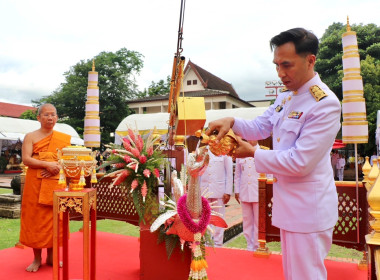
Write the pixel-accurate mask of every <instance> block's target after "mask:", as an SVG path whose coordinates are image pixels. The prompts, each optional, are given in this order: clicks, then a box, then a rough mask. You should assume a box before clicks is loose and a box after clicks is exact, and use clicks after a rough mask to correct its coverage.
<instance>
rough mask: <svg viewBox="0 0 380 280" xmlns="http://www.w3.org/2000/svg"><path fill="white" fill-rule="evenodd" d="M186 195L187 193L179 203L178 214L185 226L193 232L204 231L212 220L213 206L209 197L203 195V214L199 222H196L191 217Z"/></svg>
mask: <svg viewBox="0 0 380 280" xmlns="http://www.w3.org/2000/svg"><path fill="white" fill-rule="evenodd" d="M186 197H187V194H185V195H183V196H181V197H180V198H179V200H178V203H177V211H178V216H179V217H180V219H181V221H182V223H183V224H184V225H185V227H186V228H187V229H188V230H189V231H191V232H192V233H198V232H204V231H205V229H206V228H207V225H208V224H209V222H210V216H211V207H210V204H209V203H208V201H207V199H206V198H204V197H203V196H202V214H201V217H200V219H199V222H198V223H195V222H194V221H193V219H192V218H191V217H190V214H189V212H188V211H187V208H186Z"/></svg>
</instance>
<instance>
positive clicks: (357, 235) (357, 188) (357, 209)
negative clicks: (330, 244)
mask: <svg viewBox="0 0 380 280" xmlns="http://www.w3.org/2000/svg"><path fill="white" fill-rule="evenodd" d="M354 145H355V178H356V241H357V243H359V239H360V233H359V174H358V173H359V172H358V146H357V144H356V143H355V144H354Z"/></svg>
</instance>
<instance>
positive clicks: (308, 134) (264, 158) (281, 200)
mask: <svg viewBox="0 0 380 280" xmlns="http://www.w3.org/2000/svg"><path fill="white" fill-rule="evenodd" d="M270 45H271V47H272V50H273V51H274V59H273V63H274V64H275V65H276V70H277V73H278V76H279V77H280V79H281V81H282V82H283V84H284V85H285V86H286V87H287V89H288V90H287V91H284V92H282V93H280V94H279V96H278V98H277V99H276V100H275V102H274V104H273V105H271V106H270V107H269V108H268V109H267V110H266V111H265V112H264V113H263V115H261V116H259V117H257V118H256V119H254V120H243V119H239V118H233V117H227V118H223V119H220V120H216V121H213V122H211V123H209V127H208V129H207V131H206V134H211V133H214V131H215V130H216V131H218V136H217V140H219V139H221V137H223V136H224V135H225V134H226V133H227V132H228V130H229V129H230V128H232V129H233V131H234V132H235V133H236V134H237V135H240V136H241V137H242V138H244V139H247V140H259V139H266V138H267V137H269V136H272V137H273V150H263V149H256V148H255V147H252V146H251V145H250V144H249V143H247V142H244V141H242V140H241V138H239V137H238V147H237V148H236V150H235V157H237V158H238V157H254V158H255V165H256V170H257V172H260V173H273V176H274V178H273V181H274V183H273V211H272V224H273V225H274V226H276V227H278V228H280V235H281V249H282V260H283V269H284V276H285V279H287V280H291V279H295V280H299V279H302V280H309V279H310V280H316V279H318V280H320V279H327V271H326V268H325V266H324V258H325V257H326V256H327V254H328V251H329V250H330V247H331V244H332V235H333V228H334V226H335V224H336V222H337V219H338V196H337V192H336V187H335V181H334V177H333V171H332V166H331V161H330V152H331V148H332V146H333V143H334V140H335V137H336V135H337V133H338V131H339V128H340V114H341V106H340V103H339V100H338V98H337V97H336V96H335V94H334V93H333V92H332V91H331V90H330V89H329V88H328V87H327V85H325V84H324V83H323V82H322V81H321V79H320V78H319V75H318V74H317V73H315V72H314V64H315V61H316V55H317V52H318V38H317V37H316V36H315V35H314V34H313V33H311V32H310V31H307V30H305V29H303V28H294V29H290V30H288V31H284V32H281V33H280V34H278V35H277V36H275V37H273V38H272V39H271V41H270Z"/></svg>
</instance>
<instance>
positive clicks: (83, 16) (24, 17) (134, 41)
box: [0, 0, 380, 105]
mask: <svg viewBox="0 0 380 280" xmlns="http://www.w3.org/2000/svg"><path fill="white" fill-rule="evenodd" d="M180 3H181V1H180V0H133V1H131V0H107V1H98V0H91V1H90V0H65V1H56V0H34V1H31V0H0V101H1V102H9V103H15V104H23V105H32V100H35V99H38V98H41V97H43V96H46V95H50V94H51V93H52V92H53V91H54V90H56V89H57V88H58V87H59V85H60V84H61V83H63V82H64V81H65V80H64V76H63V74H64V72H66V71H68V70H69V69H70V67H71V66H73V65H75V64H76V63H78V62H79V61H81V60H88V59H92V58H93V57H95V56H96V55H98V54H99V53H100V52H103V51H106V52H115V51H117V50H119V49H121V48H127V49H128V50H132V51H137V52H139V53H141V54H142V55H143V56H144V58H143V60H144V67H143V69H142V71H141V73H140V75H138V76H136V81H137V84H138V87H139V89H140V90H143V89H144V88H147V87H148V86H149V85H150V84H151V82H152V81H154V82H158V81H159V80H160V79H166V77H167V76H168V75H171V71H172V63H173V55H174V53H175V51H176V46H177V35H178V21H179V14H180V13H179V11H180ZM379 11H380V1H379V0H360V1H358V0H355V1H353V0H318V1H304V0H303V1H299V0H297V1H292V0H288V1H278V0H266V1H252V0H233V1H229V0H187V1H186V8H185V19H184V29H183V38H184V40H183V43H182V47H183V53H182V55H183V56H185V57H186V62H187V61H188V60H189V59H190V60H191V61H192V62H194V63H195V64H197V65H198V66H200V67H202V68H204V69H205V70H207V71H209V72H211V73H213V74H214V75H216V76H218V77H219V78H221V79H223V80H225V81H227V82H229V83H231V84H232V85H233V87H234V88H235V90H236V92H237V93H238V94H239V96H240V98H242V99H244V100H247V101H251V100H263V99H267V98H266V97H265V95H266V94H268V92H267V90H266V89H265V82H266V81H275V80H278V77H277V74H276V71H275V67H274V64H273V63H272V59H273V54H272V53H271V50H270V48H269V40H270V39H271V38H272V37H273V36H275V35H277V34H278V33H280V32H282V31H284V30H287V29H290V28H294V27H304V28H305V29H308V30H311V31H313V32H314V33H315V34H316V35H317V37H318V38H320V37H321V36H322V35H323V33H324V31H325V30H326V29H327V28H328V26H329V25H331V24H332V23H334V22H341V23H346V20H347V15H348V16H349V18H350V24H351V25H352V24H360V23H362V24H369V23H374V24H376V25H378V26H380V17H379V14H378V12H379Z"/></svg>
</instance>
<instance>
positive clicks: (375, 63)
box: [315, 23, 380, 155]
mask: <svg viewBox="0 0 380 280" xmlns="http://www.w3.org/2000/svg"><path fill="white" fill-rule="evenodd" d="M351 29H352V31H355V32H356V33H357V39H358V47H359V55H360V59H361V75H362V77H363V83H364V97H365V99H366V110H367V120H368V129H369V141H368V145H359V147H358V148H359V153H360V154H367V155H370V154H372V152H373V151H374V150H376V143H375V131H376V116H377V110H380V102H379V101H380V100H379V99H380V98H379V94H380V64H379V61H380V27H378V26H376V25H375V24H367V25H363V24H360V25H352V26H351ZM346 31H347V30H346V25H343V24H342V23H333V24H332V25H330V26H329V27H328V28H327V29H326V31H325V33H324V34H323V36H322V38H321V40H320V41H321V42H320V45H319V54H318V58H317V62H316V65H315V70H316V71H317V72H318V73H319V75H320V76H321V79H322V80H323V81H324V82H325V83H326V84H327V85H328V86H329V88H330V89H331V90H332V91H333V92H334V93H335V94H336V95H337V96H338V98H339V100H342V99H343V93H342V78H343V66H342V56H343V48H342V34H343V33H344V32H346Z"/></svg>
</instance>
